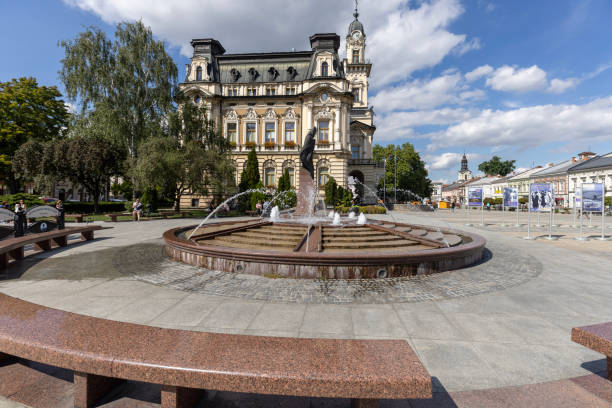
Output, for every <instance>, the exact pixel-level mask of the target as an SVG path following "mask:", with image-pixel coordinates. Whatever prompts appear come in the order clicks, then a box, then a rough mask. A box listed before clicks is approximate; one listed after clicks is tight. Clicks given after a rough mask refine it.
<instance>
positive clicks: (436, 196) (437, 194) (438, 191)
mask: <svg viewBox="0 0 612 408" xmlns="http://www.w3.org/2000/svg"><path fill="white" fill-rule="evenodd" d="M431 187H432V188H433V191H432V192H431V201H432V202H436V201H441V200H442V182H441V181H435V182H433V183H431Z"/></svg>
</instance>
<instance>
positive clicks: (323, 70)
mask: <svg viewBox="0 0 612 408" xmlns="http://www.w3.org/2000/svg"><path fill="white" fill-rule="evenodd" d="M321 76H324V77H326V76H329V66H328V64H327V61H323V63H322V64H321Z"/></svg>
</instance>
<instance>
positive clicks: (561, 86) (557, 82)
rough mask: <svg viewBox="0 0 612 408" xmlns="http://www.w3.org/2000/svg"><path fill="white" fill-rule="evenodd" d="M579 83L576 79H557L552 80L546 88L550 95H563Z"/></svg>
mask: <svg viewBox="0 0 612 408" xmlns="http://www.w3.org/2000/svg"><path fill="white" fill-rule="evenodd" d="M579 82H580V81H579V80H578V78H567V79H558V78H554V79H552V80H551V81H550V85H549V86H548V89H547V92H550V93H556V94H559V93H563V92H565V91H567V90H568V89H570V88H573V87H575V86H576V85H578V83H579Z"/></svg>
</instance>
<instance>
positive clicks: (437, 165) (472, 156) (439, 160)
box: [423, 152, 481, 170]
mask: <svg viewBox="0 0 612 408" xmlns="http://www.w3.org/2000/svg"><path fill="white" fill-rule="evenodd" d="M466 157H467V159H468V161H473V160H478V159H479V158H480V157H481V155H480V154H478V153H468V154H466ZM462 158H463V154H460V153H452V152H445V153H442V154H438V155H430V154H426V155H424V156H423V159H424V160H425V162H426V163H427V167H428V169H429V170H448V169H453V168H456V169H457V170H459V167H460V166H459V165H460V164H461V159H462Z"/></svg>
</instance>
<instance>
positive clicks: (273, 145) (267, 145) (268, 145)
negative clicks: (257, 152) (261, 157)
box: [264, 142, 276, 149]
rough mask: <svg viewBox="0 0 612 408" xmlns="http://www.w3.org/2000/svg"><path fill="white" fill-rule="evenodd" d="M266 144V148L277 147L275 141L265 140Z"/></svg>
mask: <svg viewBox="0 0 612 408" xmlns="http://www.w3.org/2000/svg"><path fill="white" fill-rule="evenodd" d="M264 146H265V148H266V149H274V148H275V147H276V143H274V142H265V143H264Z"/></svg>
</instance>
